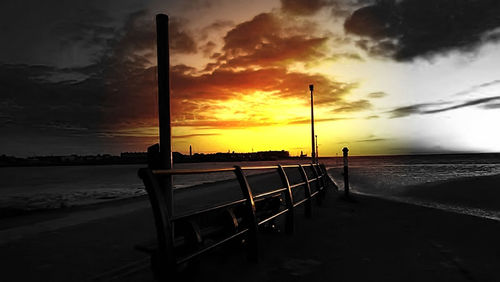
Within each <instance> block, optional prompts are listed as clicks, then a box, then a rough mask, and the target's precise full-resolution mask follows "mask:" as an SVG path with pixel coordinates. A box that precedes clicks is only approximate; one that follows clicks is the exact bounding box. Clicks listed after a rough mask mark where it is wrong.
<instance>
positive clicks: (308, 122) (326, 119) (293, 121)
mask: <svg viewBox="0 0 500 282" xmlns="http://www.w3.org/2000/svg"><path fill="white" fill-rule="evenodd" d="M348 119H350V118H343V117H338V118H316V119H314V123H317V122H330V121H339V120H348ZM310 123H311V119H307V118H304V119H296V120H292V121H290V122H288V124H310Z"/></svg>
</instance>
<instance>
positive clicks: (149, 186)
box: [139, 168, 177, 280]
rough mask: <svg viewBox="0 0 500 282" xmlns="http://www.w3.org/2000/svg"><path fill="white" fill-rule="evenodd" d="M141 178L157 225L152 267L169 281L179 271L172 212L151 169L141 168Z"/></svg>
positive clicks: (157, 274) (163, 278) (161, 277)
mask: <svg viewBox="0 0 500 282" xmlns="http://www.w3.org/2000/svg"><path fill="white" fill-rule="evenodd" d="M139 177H140V178H141V179H142V181H143V182H144V186H145V188H146V191H147V192H148V197H149V202H150V203H151V209H152V210H153V214H154V219H155V225H156V236H157V241H158V253H154V254H153V255H152V257H151V265H152V268H153V272H154V274H155V275H156V276H157V277H158V278H159V280H160V279H162V280H167V276H168V275H172V276H175V273H176V271H177V264H176V260H175V256H174V234H173V229H172V222H171V214H170V210H169V209H168V207H167V206H166V205H164V204H162V203H165V201H166V196H165V193H164V192H163V191H162V187H161V186H160V183H159V182H158V181H157V179H156V177H155V176H154V175H153V172H152V171H151V169H146V168H141V169H140V170H139Z"/></svg>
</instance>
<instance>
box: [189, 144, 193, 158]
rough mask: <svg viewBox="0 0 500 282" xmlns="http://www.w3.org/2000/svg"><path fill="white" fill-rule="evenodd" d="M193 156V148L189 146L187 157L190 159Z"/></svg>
mask: <svg viewBox="0 0 500 282" xmlns="http://www.w3.org/2000/svg"><path fill="white" fill-rule="evenodd" d="M192 156H193V147H191V145H189V157H190V158H191V157H192Z"/></svg>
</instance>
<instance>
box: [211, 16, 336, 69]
mask: <svg viewBox="0 0 500 282" xmlns="http://www.w3.org/2000/svg"><path fill="white" fill-rule="evenodd" d="M316 33H318V32H317V30H316V25H315V24H313V23H311V22H309V21H297V22H289V21H287V20H286V19H284V18H282V17H280V16H278V15H276V14H273V13H262V14H259V15H257V16H255V17H254V18H253V19H251V20H249V21H246V22H243V23H240V24H238V25H236V26H235V27H234V28H232V29H231V30H229V31H228V32H227V34H226V35H225V37H224V46H223V47H222V53H220V54H217V56H214V58H215V59H217V61H216V62H215V63H211V64H208V65H207V68H206V71H213V70H214V69H217V68H242V67H244V68H247V67H270V66H283V65H289V64H293V63H297V62H302V63H310V62H312V61H315V60H319V59H321V58H324V57H325V48H326V42H327V41H328V38H327V37H326V36H317V35H316Z"/></svg>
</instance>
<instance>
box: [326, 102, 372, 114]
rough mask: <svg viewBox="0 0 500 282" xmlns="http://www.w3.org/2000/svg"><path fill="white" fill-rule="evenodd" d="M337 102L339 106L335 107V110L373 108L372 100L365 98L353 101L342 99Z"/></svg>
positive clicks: (350, 110)
mask: <svg viewBox="0 0 500 282" xmlns="http://www.w3.org/2000/svg"><path fill="white" fill-rule="evenodd" d="M336 104H339V106H338V107H336V108H335V109H333V112H358V111H364V110H368V109H371V108H372V104H371V103H370V101H368V100H365V99H362V100H358V101H352V102H347V101H340V102H338V103H336Z"/></svg>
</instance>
